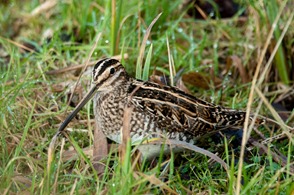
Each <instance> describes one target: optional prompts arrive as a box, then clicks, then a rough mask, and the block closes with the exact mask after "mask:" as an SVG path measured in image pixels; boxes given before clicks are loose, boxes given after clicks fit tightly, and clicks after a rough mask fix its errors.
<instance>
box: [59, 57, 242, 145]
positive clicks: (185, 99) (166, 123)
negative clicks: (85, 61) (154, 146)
mask: <svg viewBox="0 0 294 195" xmlns="http://www.w3.org/2000/svg"><path fill="white" fill-rule="evenodd" d="M91 99H93V106H94V107H93V110H94V116H95V122H96V123H97V126H98V128H99V129H100V130H101V131H102V132H103V133H104V134H105V136H106V137H107V138H109V139H110V140H112V141H114V142H116V143H121V142H122V128H123V123H124V117H123V116H124V110H125V109H126V108H127V107H132V111H131V115H130V120H129V128H130V129H129V132H130V138H131V142H132V143H138V142H142V141H143V140H146V139H147V140H148V139H153V138H159V137H162V136H165V137H166V138H168V139H172V140H178V141H183V142H187V143H190V144H195V143H196V142H197V140H198V139H199V138H201V137H203V136H205V135H208V134H211V133H215V132H217V131H221V130H225V129H240V128H241V127H242V126H243V125H244V121H245V117H246V112H244V111H238V110H234V109H229V108H224V107H222V106H219V105H215V104H213V103H210V102H207V101H204V100H202V99H199V98H197V97H195V96H193V95H190V94H188V93H186V92H184V91H182V90H180V89H178V88H176V87H173V86H167V85H160V84H157V83H154V82H151V81H142V80H139V79H135V78H133V77H131V76H130V75H129V74H128V73H127V72H126V70H125V68H124V66H123V65H122V64H121V63H120V62H119V61H118V60H116V59H112V58H105V59H102V60H100V61H98V62H97V63H96V65H95V66H94V68H93V72H92V87H91V89H90V90H89V91H88V93H87V94H86V95H85V97H84V98H83V99H82V100H81V102H80V103H79V104H78V105H77V106H76V108H75V109H74V111H73V112H72V113H71V114H70V115H69V116H68V117H67V118H66V119H65V120H64V122H63V123H62V124H61V126H60V127H59V130H58V132H62V131H63V129H65V127H66V126H67V125H68V123H69V122H70V121H71V120H72V119H73V118H74V117H75V116H76V115H77V113H78V112H79V111H80V110H81V109H82V107H83V106H84V105H85V104H86V103H87V102H89V101H90V100H91Z"/></svg>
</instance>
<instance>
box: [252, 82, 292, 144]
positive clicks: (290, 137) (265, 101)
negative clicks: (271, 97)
mask: <svg viewBox="0 0 294 195" xmlns="http://www.w3.org/2000/svg"><path fill="white" fill-rule="evenodd" d="M255 91H256V92H257V94H258V95H259V97H260V98H261V99H262V101H263V102H264V104H265V105H266V106H267V108H268V109H269V110H270V112H271V113H272V115H273V117H274V118H275V119H276V121H278V124H279V125H280V127H281V128H282V129H283V132H284V133H285V134H286V135H287V136H288V138H289V140H290V141H291V142H292V144H294V140H293V135H292V134H291V133H290V129H292V128H291V127H289V126H287V125H286V124H285V123H284V121H283V120H282V119H281V117H280V116H279V114H278V113H277V112H276V110H275V109H274V108H273V107H272V105H271V104H270V103H269V102H268V100H267V99H266V98H265V97H264V95H263V94H262V92H261V91H260V90H259V89H258V88H257V87H255Z"/></svg>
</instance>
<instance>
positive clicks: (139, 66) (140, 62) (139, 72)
mask: <svg viewBox="0 0 294 195" xmlns="http://www.w3.org/2000/svg"><path fill="white" fill-rule="evenodd" d="M161 14H162V13H160V14H158V16H156V18H154V20H153V21H152V22H151V24H150V25H149V27H148V28H147V30H146V33H145V35H144V38H143V41H142V44H141V47H140V51H139V56H138V60H137V69H136V77H137V78H141V75H142V66H143V57H144V51H145V46H146V42H147V39H148V37H149V34H150V32H151V29H152V27H153V25H154V24H155V22H156V21H157V20H158V18H159V17H160V16H161Z"/></svg>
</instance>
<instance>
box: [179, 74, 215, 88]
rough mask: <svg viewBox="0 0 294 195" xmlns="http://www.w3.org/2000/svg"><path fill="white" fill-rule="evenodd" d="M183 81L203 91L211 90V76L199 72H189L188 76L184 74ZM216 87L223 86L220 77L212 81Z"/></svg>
mask: <svg viewBox="0 0 294 195" xmlns="http://www.w3.org/2000/svg"><path fill="white" fill-rule="evenodd" d="M182 80H183V81H184V82H185V83H188V84H190V85H193V86H195V87H198V88H202V89H209V84H210V82H211V79H210V77H209V76H207V75H204V74H202V73H199V72H189V73H186V74H183V76H182ZM212 82H213V83H214V85H215V86H219V85H220V84H221V79H220V78H218V77H215V78H214V79H213V81H212Z"/></svg>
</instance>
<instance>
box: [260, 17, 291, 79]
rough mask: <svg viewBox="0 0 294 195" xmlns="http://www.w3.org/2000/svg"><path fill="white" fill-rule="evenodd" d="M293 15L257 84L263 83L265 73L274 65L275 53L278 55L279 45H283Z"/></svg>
mask: <svg viewBox="0 0 294 195" xmlns="http://www.w3.org/2000/svg"><path fill="white" fill-rule="evenodd" d="M293 16H294V13H292V14H291V15H290V17H289V19H288V20H287V23H286V25H285V27H284V29H283V32H282V34H281V36H280V38H279V39H278V41H277V43H276V45H275V47H274V49H273V51H272V52H271V56H270V58H269V59H268V61H267V63H266V65H265V67H264V70H263V72H262V73H261V75H260V79H259V81H258V84H257V85H260V84H261V83H262V81H264V78H265V75H266V73H267V72H268V70H269V69H270V66H271V65H272V61H273V60H274V58H275V55H276V53H277V51H278V49H279V46H280V45H281V43H282V41H283V39H284V37H285V34H286V32H287V31H288V29H289V26H290V24H291V22H292V20H293Z"/></svg>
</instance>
